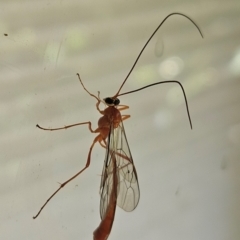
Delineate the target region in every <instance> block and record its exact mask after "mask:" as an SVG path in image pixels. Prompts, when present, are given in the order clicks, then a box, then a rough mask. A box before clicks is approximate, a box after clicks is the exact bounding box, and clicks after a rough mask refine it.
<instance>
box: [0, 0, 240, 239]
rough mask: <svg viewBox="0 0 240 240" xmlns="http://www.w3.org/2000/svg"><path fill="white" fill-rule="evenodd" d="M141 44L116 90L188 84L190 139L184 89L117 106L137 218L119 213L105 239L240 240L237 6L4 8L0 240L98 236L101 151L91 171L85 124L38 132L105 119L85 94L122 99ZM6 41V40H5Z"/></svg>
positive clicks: (23, 4) (164, 89) (40, 4)
mask: <svg viewBox="0 0 240 240" xmlns="http://www.w3.org/2000/svg"><path fill="white" fill-rule="evenodd" d="M175 11H178V12H182V13H185V14H187V15H188V16H190V17H191V18H192V19H193V20H194V21H196V23H197V24H198V25H199V27H200V28H201V30H202V31H203V33H204V39H201V37H200V35H199V33H198V32H197V30H196V28H195V27H194V26H193V25H192V23H190V22H189V21H188V20H187V19H184V18H183V17H180V16H173V17H171V18H170V19H168V20H167V22H166V23H165V24H164V26H163V27H162V28H161V29H160V31H159V32H158V34H157V35H156V36H155V37H154V39H153V40H152V41H151V43H150V44H149V45H148V47H147V49H146V50H145V52H144V54H143V55H142V57H141V59H140V61H139V63H138V65H137V66H136V68H135V70H134V72H133V74H132V75H131V77H130V78H129V80H128V82H127V83H126V85H125V86H124V89H123V92H125V91H129V90H133V89H135V88H138V87H142V86H145V85H146V84H150V83H153V82H157V81H161V80H166V79H177V80H179V81H180V82H181V83H182V84H183V85H184V87H185V90H186V94H187V97H188V102H189V107H190V113H191V117H192V121H193V130H192V131H191V130H190V127H189V123H188V119H187V115H186V109H185V105H184V102H183V96H182V93H181V90H180V89H179V87H178V86H175V85H171V84H168V85H167V84H166V85H161V86H157V87H153V88H150V89H146V90H144V91H142V92H139V93H135V94H132V95H127V96H122V98H121V102H122V103H123V104H127V105H129V106H130V109H129V110H127V111H126V113H129V114H131V118H130V119H129V120H127V121H126V122H124V125H125V130H126V134H127V137H128V142H129V144H130V147H131V152H132V155H133V158H134V161H135V165H136V168H137V172H138V175H139V183H140V189H141V199H140V202H139V205H138V207H137V209H136V210H135V211H133V212H131V213H126V212H124V211H122V210H121V209H119V208H118V209H117V212H116V217H115V222H114V225H113V229H112V233H111V235H110V237H109V239H126V240H127V239H151V240H152V239H153V240H155V239H164V240H174V239H178V240H230V239H231V240H237V239H239V238H240V230H239V222H240V207H239V202H240V163H239V156H240V150H239V145H240V111H239V107H240V105H239V103H240V95H239V92H240V91H239V90H240V84H239V76H240V30H239V23H240V1H239V0H236V1H233V0H232V1H220V0H219V1H214V0H212V1H205V0H204V1H196V0H193V1H190V0H189V1H187V0H186V1H185V0H184V1H176V0H175V1H151V0H150V1H142V0H140V1H109V0H108V1H107V0H106V1H105V0H102V1H72V0H70V1H65V0H55V1H4V0H1V2H0V46H1V47H0V66H1V67H0V98H1V101H0V114H1V117H0V121H1V122H0V148H1V151H0V183H1V185H0V208H1V209H0V213H1V214H0V236H1V239H7V240H16V239H34V240H39V239H58V240H62V239H72V240H74V239H83V240H84V239H92V232H93V231H94V229H96V227H97V226H98V224H99V223H100V217H99V200H100V198H99V194H98V192H99V185H100V174H101V171H102V165H103V160H104V154H105V153H104V149H103V148H101V147H99V146H98V145H97V146H96V147H95V148H94V150H93V153H92V163H91V166H90V168H89V169H88V170H86V171H85V172H84V173H83V174H82V175H81V176H80V177H78V178H77V179H76V180H74V181H73V182H71V183H70V184H69V185H67V186H66V187H65V188H64V189H62V190H61V191H60V192H59V193H58V194H57V195H56V196H55V197H54V198H53V199H52V200H51V202H50V203H49V204H48V205H47V207H46V208H45V209H44V211H43V212H42V214H41V215H40V216H39V218H38V219H36V220H32V216H33V215H35V214H36V213H37V211H38V210H39V208H40V207H41V206H42V204H43V203H44V202H45V200H46V199H47V198H48V197H49V196H50V195H51V194H52V193H53V192H54V191H55V190H56V189H57V188H58V186H59V185H58V182H63V181H65V180H66V179H68V178H70V177H71V176H72V175H73V174H75V173H76V172H77V171H78V170H80V169H81V168H82V167H83V166H84V164H85V161H86V158H87V154H88V149H89V147H90V144H91V143H92V140H93V138H94V134H91V133H90V132H89V131H88V129H87V127H86V126H79V127H75V128H72V129H69V130H66V131H65V130H62V131H57V132H45V131H41V130H39V129H37V128H36V127H35V125H36V124H37V123H38V124H40V125H41V126H44V127H60V126H63V125H67V124H72V123H77V122H81V121H88V120H91V121H92V123H93V128H95V127H97V120H98V118H99V117H100V116H99V114H98V112H97V111H96V109H95V100H94V99H93V98H91V97H90V96H88V95H87V94H86V92H84V90H83V89H82V87H81V85H80V84H79V81H78V79H77V76H76V73H77V72H79V73H80V74H81V76H82V79H83V81H84V83H85V85H86V87H87V88H88V89H89V90H90V91H91V92H93V93H95V94H96V93H97V91H100V92H101V97H106V96H112V95H113V94H115V93H116V91H117V89H118V88H119V86H120V84H121V82H122V81H123V79H124V78H125V76H126V74H127V73H128V71H129V69H130V67H131V66H132V64H133V62H134V60H135V58H136V57H137V54H138V53H139V51H140V50H141V48H142V46H143V44H144V43H145V42H146V41H147V39H148V38H149V36H150V35H151V34H152V32H153V31H154V29H155V28H156V27H157V25H158V24H159V23H160V21H162V19H163V18H164V17H165V16H166V15H167V14H169V13H171V12H175ZM4 33H6V34H8V36H4Z"/></svg>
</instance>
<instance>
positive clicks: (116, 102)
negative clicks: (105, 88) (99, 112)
mask: <svg viewBox="0 0 240 240" xmlns="http://www.w3.org/2000/svg"><path fill="white" fill-rule="evenodd" d="M119 103H120V100H119V99H118V98H116V99H115V100H114V105H115V106H117V105H118V104H119Z"/></svg>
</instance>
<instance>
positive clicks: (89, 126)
mask: <svg viewBox="0 0 240 240" xmlns="http://www.w3.org/2000/svg"><path fill="white" fill-rule="evenodd" d="M84 124H88V128H89V130H90V132H92V133H96V132H99V131H98V129H96V130H95V131H94V130H93V129H92V123H91V122H81V123H75V124H71V125H67V126H64V127H59V128H43V127H41V126H39V125H38V124H37V125H36V127H38V128H40V129H42V130H47V131H56V130H62V129H68V128H71V127H75V126H79V125H84Z"/></svg>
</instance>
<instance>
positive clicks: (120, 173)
mask: <svg viewBox="0 0 240 240" xmlns="http://www.w3.org/2000/svg"><path fill="white" fill-rule="evenodd" d="M113 161H116V167H117V171H116V174H117V179H118V184H117V205H118V206H119V207H121V208H122V209H123V210H125V211H127V212H130V211H132V210H134V209H135V208H136V206H137V204H138V202H139V198H140V192H139V185H138V178H137V172H136V169H135V166H134V163H133V159H132V155H131V152H130V149H129V145H128V142H127V138H126V134H125V131H124V127H123V124H122V122H121V123H120V124H119V126H118V127H117V128H113V127H111V131H110V133H109V136H108V141H107V147H106V156H105V161H104V166H103V171H102V179H101V186H100V194H101V201H100V215H101V218H103V217H104V215H105V213H106V209H107V206H108V205H109V200H110V195H111V192H112V188H113V174H112V173H113V166H114V164H113Z"/></svg>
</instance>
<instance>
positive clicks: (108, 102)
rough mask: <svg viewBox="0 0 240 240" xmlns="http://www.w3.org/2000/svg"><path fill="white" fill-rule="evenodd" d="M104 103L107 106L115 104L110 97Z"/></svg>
mask: <svg viewBox="0 0 240 240" xmlns="http://www.w3.org/2000/svg"><path fill="white" fill-rule="evenodd" d="M104 101H105V103H106V104H107V105H112V104H113V99H112V98H110V97H107V98H105V99H104Z"/></svg>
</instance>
